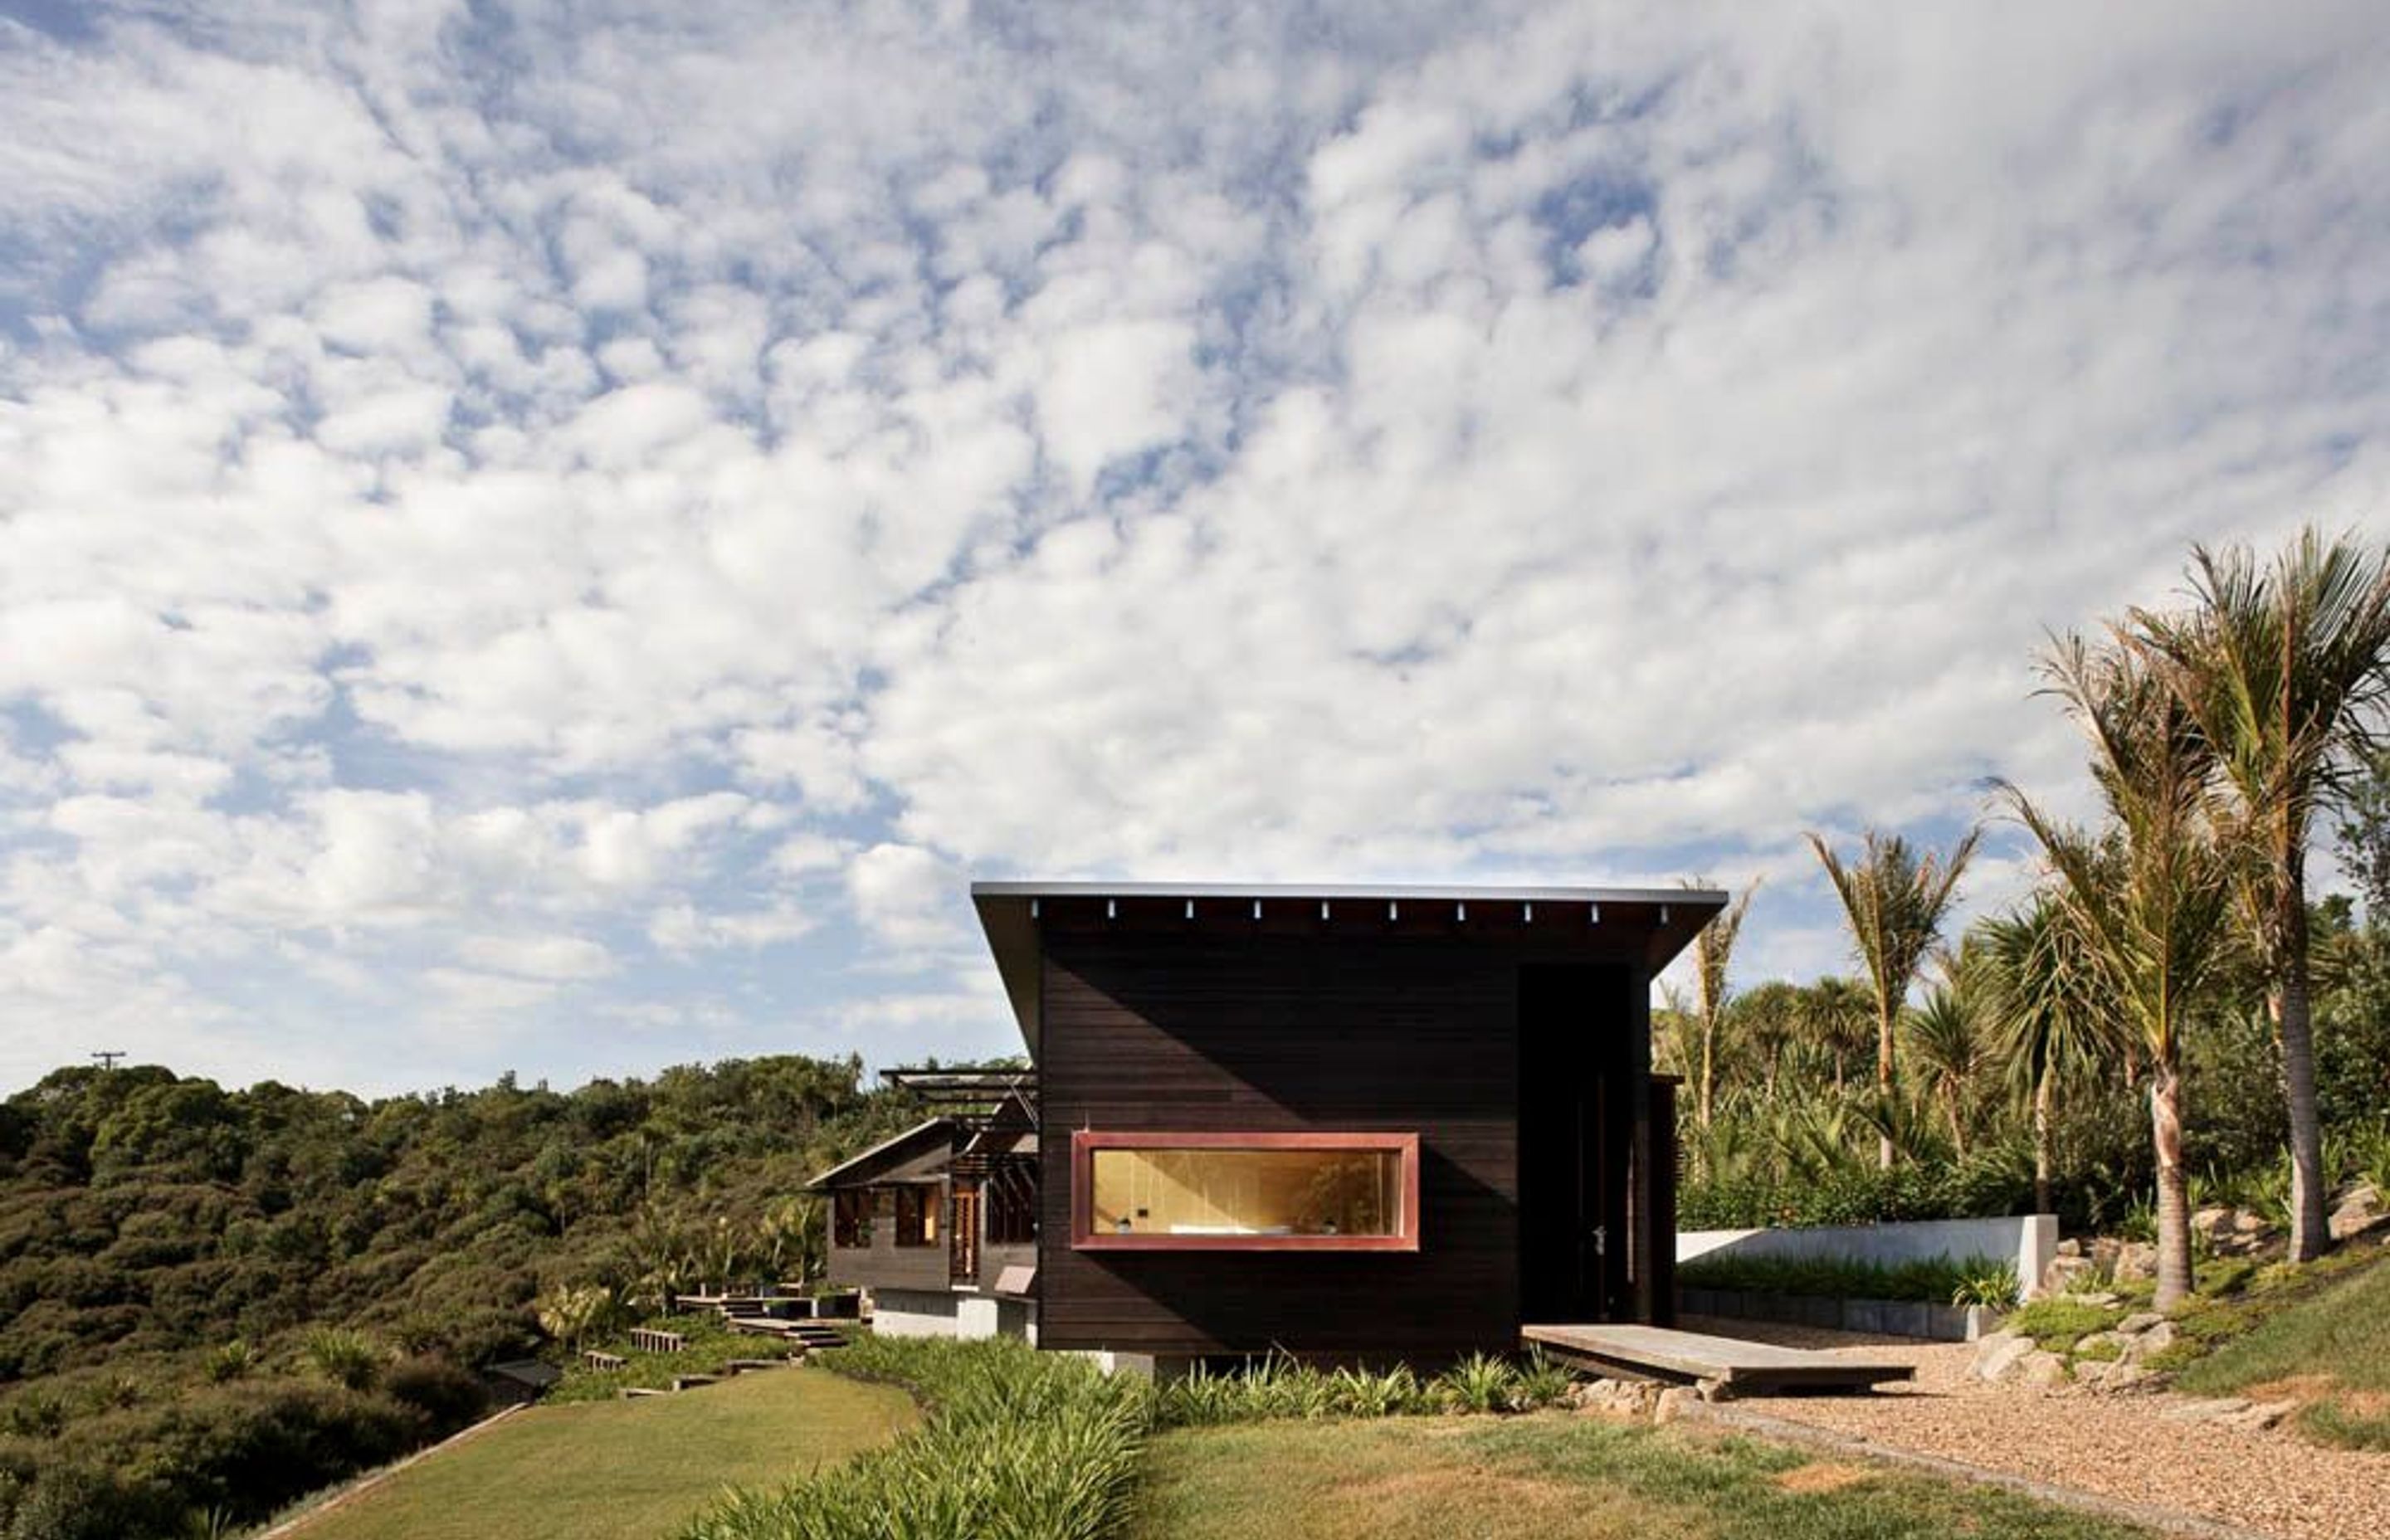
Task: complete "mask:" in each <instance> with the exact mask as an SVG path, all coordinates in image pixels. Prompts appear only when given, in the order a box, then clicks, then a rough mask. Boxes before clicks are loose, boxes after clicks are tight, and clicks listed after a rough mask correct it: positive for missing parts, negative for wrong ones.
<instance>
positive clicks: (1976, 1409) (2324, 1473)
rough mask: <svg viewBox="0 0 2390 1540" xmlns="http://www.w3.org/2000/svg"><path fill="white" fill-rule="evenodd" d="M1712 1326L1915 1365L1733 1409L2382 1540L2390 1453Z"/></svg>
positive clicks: (2117, 1493)
mask: <svg viewBox="0 0 2390 1540" xmlns="http://www.w3.org/2000/svg"><path fill="white" fill-rule="evenodd" d="M1685 1329H1687V1330H1689V1331H1709V1332H1715V1333H1716V1334H1717V1335H1719V1336H1724V1337H1742V1338H1746V1339H1749V1340H1751V1341H1768V1342H1780V1343H1783V1344H1784V1345H1786V1346H1788V1347H1814V1348H1824V1349H1828V1350H1832V1351H1842V1352H1849V1353H1853V1354H1857V1355H1860V1356H1865V1357H1868V1358H1871V1359H1879V1360H1881V1359H1887V1358H1888V1359H1890V1360H1891V1361H1893V1362H1895V1363H1908V1364H1914V1365H1915V1366H1916V1367H1917V1379H1916V1380H1915V1382H1914V1383H1911V1384H1908V1385H1888V1386H1886V1387H1884V1389H1883V1390H1882V1392H1878V1393H1876V1394H1873V1395H1837V1396H1823V1395H1818V1396H1799V1395H1779V1396H1754V1397H1751V1398H1749V1399H1748V1400H1741V1401H1738V1402H1736V1403H1735V1404H1736V1405H1742V1406H1748V1407H1750V1408H1751V1409H1752V1410H1754V1411H1757V1412H1763V1413H1766V1414H1767V1415H1768V1416H1771V1417H1779V1418H1784V1419H1786V1420H1787V1421H1792V1422H1802V1423H1806V1424H1808V1425H1810V1426H1812V1427H1817V1428H1825V1429H1831V1430H1832V1431H1835V1432H1838V1433H1842V1434H1845V1435H1850V1436H1856V1437H1859V1438H1864V1439H1867V1440H1868V1441H1870V1442H1871V1443H1875V1444H1886V1445H1890V1446H1893V1447H1895V1448H1901V1449H1911V1450H1916V1451H1918V1452H1920V1453H1922V1454H1928V1455H1937V1456H1940V1457H1943V1458H1945V1459H1953V1460H1963V1461H1965V1462H1966V1463H1968V1464H1971V1465H1979V1466H1988V1467H1990V1468H1991V1469H1996V1470H2006V1471H2010V1472H2011V1473H2013V1474H2016V1475H2020V1476H2026V1477H2030V1478H2032V1479H2034V1480H2036V1481H2043V1482H2051V1483H2053V1484H2055V1485H2060V1486H2073V1487H2079V1488H2082V1489H2084V1490H2086V1491H2089V1492H2097V1493H2101V1494H2102V1495H2107V1496H2111V1497H2119V1498H2123V1499H2125V1500H2126V1501H2127V1502H2136V1503H2151V1504H2156V1505H2159V1506H2162V1507H2165V1508H2181V1509H2185V1510H2188V1511H2190V1512H2193V1513H2203V1514H2206V1515H2209V1516H2211V1517H2213V1518H2216V1519H2218V1520H2222V1521H2225V1522H2227V1523H2232V1524H2241V1525H2245V1526H2247V1527H2248V1528H2251V1529H2255V1530H2260V1531H2263V1532H2265V1533H2267V1534H2279V1535H2282V1536H2285V1537H2287V1540H2360V1537H2361V1540H2384V1537H2385V1536H2390V1454H2377V1453H2356V1452H2352V1451H2348V1450H2338V1449H2325V1448H2321V1447H2319V1446H2317V1445H2315V1444H2308V1443H2306V1441H2304V1440H2302V1439H2300V1438H2299V1437H2297V1436H2296V1435H2295V1434H2293V1433H2289V1432H2283V1431H2273V1432H2262V1433H2252V1432H2242V1431H2237V1430H2234V1429H2229V1428H2223V1427H2218V1426H2217V1425H2215V1424H2213V1423H2199V1422H2180V1421H2170V1420H2168V1419H2167V1418H2165V1415H2164V1414H2165V1411H2166V1410H2167V1408H2169V1407H2172V1406H2178V1405H2181V1402H2180V1401H2179V1400H2178V1398H2176V1397H2174V1396H2170V1395H2118V1396H2103V1395H2099V1394H2096V1393H2094V1392H2089V1391H2084V1390H2077V1389H2074V1388H2072V1387H2070V1388H2067V1389H2063V1390H2035V1389H2033V1388H2031V1387H2029V1386H2024V1385H2018V1384H2013V1383H2011V1384H2001V1385H1986V1384H1984V1383H1982V1382H1980V1381H1978V1380H1973V1379H1972V1378H1971V1377H1970V1376H1969V1375H1968V1373H1967V1368H1968V1366H1969V1365H1970V1364H1971V1363H1972V1361H1973V1358H1974V1352H1975V1350H1974V1348H1973V1347H1972V1346H1971V1345H1969V1344H1965V1343H1940V1342H1919V1341H1910V1340H1908V1339H1900V1338H1870V1337H1854V1336H1852V1335H1850V1334H1848V1333H1846V1332H1839V1331H1817V1330H1809V1329H1805V1328H1799V1327H1780V1326H1772V1325H1762V1324H1760V1323H1758V1322H1753V1321H1719V1320H1703V1319H1692V1320H1688V1321H1687V1322H1686V1323H1685Z"/></svg>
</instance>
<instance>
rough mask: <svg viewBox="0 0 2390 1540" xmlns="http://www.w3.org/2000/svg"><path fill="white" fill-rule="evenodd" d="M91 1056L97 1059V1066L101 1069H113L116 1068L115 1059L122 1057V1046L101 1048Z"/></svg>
mask: <svg viewBox="0 0 2390 1540" xmlns="http://www.w3.org/2000/svg"><path fill="white" fill-rule="evenodd" d="M91 1057H92V1058H94V1059H97V1060H99V1067H100V1068H101V1069H103V1070H113V1069H114V1068H116V1061H117V1060H118V1059H122V1058H123V1057H124V1050H123V1049H122V1048H102V1049H100V1050H99V1051H98V1052H97V1053H96V1054H93V1055H92V1056H91Z"/></svg>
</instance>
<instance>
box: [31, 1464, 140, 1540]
mask: <svg viewBox="0 0 2390 1540" xmlns="http://www.w3.org/2000/svg"><path fill="white" fill-rule="evenodd" d="M12 1506H13V1508H14V1511H13V1512H9V1513H7V1514H6V1518H7V1531H6V1534H7V1536H8V1540H127V1537H128V1536H135V1535H148V1534H163V1533H165V1532H166V1531H167V1530H168V1529H169V1528H170V1527H172V1526H174V1525H175V1524H176V1523H177V1522H178V1521H179V1520H180V1518H181V1516H182V1505H181V1504H179V1503H177V1502H176V1501H175V1500H174V1498H173V1495H170V1494H168V1493H166V1492H164V1491H162V1490H161V1489H160V1487H159V1486H158V1485H157V1484H156V1483H155V1482H145V1481H140V1480H136V1479H132V1478H128V1477H126V1476H123V1475H121V1474H119V1473H117V1472H115V1471H112V1470H108V1469H99V1468H96V1467H93V1466H89V1465H84V1464H80V1463H61V1464H57V1465H52V1466H49V1467H48V1468H46V1469H44V1470H43V1471H42V1472H41V1473H40V1474H39V1475H38V1476H36V1477H34V1478H33V1479H32V1481H31V1482H27V1483H24V1484H23V1485H22V1486H21V1488H20V1490H19V1492H18V1493H17V1494H16V1497H15V1501H14V1503H13V1505H12Z"/></svg>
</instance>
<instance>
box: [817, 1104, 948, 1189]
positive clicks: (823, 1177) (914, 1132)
mask: <svg viewBox="0 0 2390 1540" xmlns="http://www.w3.org/2000/svg"><path fill="white" fill-rule="evenodd" d="M932 1132H937V1133H943V1134H947V1135H949V1136H951V1132H952V1121H951V1120H950V1119H946V1118H931V1119H929V1120H928V1121H927V1122H924V1123H915V1124H914V1125H913V1126H912V1127H910V1128H908V1129H906V1130H905V1132H903V1133H902V1134H899V1135H897V1136H895V1137H893V1138H889V1139H882V1140H880V1142H879V1143H878V1144H876V1145H873V1146H872V1147H871V1148H870V1149H867V1150H865V1151H864V1152H863V1153H862V1154H860V1155H857V1156H854V1158H853V1159H851V1160H846V1161H840V1162H839V1163H838V1164H836V1165H834V1166H832V1167H830V1168H829V1170H828V1171H825V1172H823V1173H822V1174H820V1175H818V1176H816V1177H815V1178H814V1179H813V1180H812V1181H810V1182H807V1183H806V1184H805V1186H806V1187H810V1188H821V1187H830V1186H833V1185H835V1184H838V1183H841V1182H848V1183H852V1182H854V1181H856V1180H858V1179H859V1178H862V1177H865V1176H868V1175H871V1174H874V1173H876V1172H877V1171H879V1170H880V1168H881V1167H884V1166H887V1165H890V1164H893V1163H894V1162H895V1161H896V1159H897V1157H899V1156H901V1155H902V1154H903V1153H904V1151H905V1149H906V1146H908V1145H910V1144H913V1143H914V1142H915V1141H917V1140H919V1138H920V1137H921V1136H923V1135H926V1134H930V1133H932Z"/></svg>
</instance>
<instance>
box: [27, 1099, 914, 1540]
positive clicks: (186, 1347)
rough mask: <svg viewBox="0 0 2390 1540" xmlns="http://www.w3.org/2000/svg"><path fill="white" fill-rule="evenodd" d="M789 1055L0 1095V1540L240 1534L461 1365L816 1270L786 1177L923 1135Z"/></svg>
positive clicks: (473, 1384) (406, 1424)
mask: <svg viewBox="0 0 2390 1540" xmlns="http://www.w3.org/2000/svg"><path fill="white" fill-rule="evenodd" d="M860 1068H861V1067H860V1065H859V1063H857V1062H856V1061H854V1060H852V1059H849V1060H846V1061H842V1062H831V1061H823V1060H816V1059H803V1058H795V1057H787V1058H772V1059H751V1060H742V1061H731V1062H726V1063H722V1064H718V1065H714V1066H712V1067H699V1066H689V1067H683V1068H676V1069H672V1070H667V1071H665V1072H662V1074H659V1075H657V1076H656V1077H655V1078H654V1079H652V1080H647V1081H640V1080H626V1081H622V1082H612V1081H598V1082H594V1083H592V1084H588V1085H585V1086H583V1087H581V1088H580V1089H578V1090H575V1091H572V1092H570V1093H559V1092H554V1091H550V1090H548V1089H547V1088H546V1086H544V1085H542V1086H535V1087H531V1088H524V1087H522V1086H520V1085H518V1084H515V1083H514V1082H513V1081H512V1079H511V1078H508V1079H504V1080H501V1082H500V1083H499V1084H496V1085H495V1086H491V1087H489V1088H487V1089H483V1090H478V1091H470V1092H462V1091H456V1090H447V1091H442V1092H439V1093H436V1094H432V1095H427V1096H417V1097H391V1098H387V1099H383V1100H379V1101H366V1100H363V1099H361V1098H359V1097H353V1096H350V1095H348V1094H346V1093H343V1092H338V1091H320V1092H319V1091H305V1090H297V1089H293V1088H291V1087H289V1086H286V1085H280V1084H272V1083H267V1084H260V1085H257V1086H253V1087H251V1088H250V1089H247V1090H227V1089H225V1088H224V1087H222V1086H219V1085H217V1084H214V1083H212V1082H211V1081H206V1080H199V1079H191V1078H186V1077H181V1076H177V1075H175V1074H173V1072H171V1071H168V1070H164V1069H160V1068H155V1067H139V1068H128V1069H117V1070H97V1069H86V1068H78V1069H68V1070H61V1071H58V1072H56V1073H53V1074H51V1075H50V1076H48V1077H46V1078H45V1079H44V1080H43V1081H42V1082H41V1083H40V1084H37V1085H35V1086H34V1087H32V1089H31V1090H28V1091H25V1092H22V1093H20V1094H19V1095H17V1096H15V1097H10V1098H9V1099H8V1100H7V1101H6V1102H5V1103H0V1537H5V1540H72V1537H77V1536H83V1535H90V1536H93V1537H95V1540H96V1537H98V1536H103V1535H104V1536H109V1537H110V1540H137V1537H139V1536H142V1535H146V1534H179V1533H181V1532H182V1530H183V1528H184V1526H185V1525H186V1523H188V1522H191V1521H194V1520H195V1519H196V1520H198V1521H209V1518H208V1516H210V1515H213V1516H214V1519H213V1521H225V1520H232V1521H248V1520H250V1519H252V1518H255V1517H257V1516H259V1515H262V1514H263V1513H264V1512H266V1511H270V1510H271V1509H272V1508H276V1507H277V1506H279V1505H280V1504H282V1503H284V1502H287V1501H289V1499H290V1498H292V1497H294V1496H297V1495H301V1494H302V1493H303V1492H305V1491H308V1490H311V1489H312V1488H314V1487H315V1486H318V1485H322V1484H324V1483H326V1482H331V1481H336V1480H338V1479H341V1477H343V1476H345V1475H347V1474H348V1473H350V1472H351V1471H353V1470H355V1469H361V1468H363V1467H365V1466H368V1465H372V1464H376V1463H379V1462H380V1461H382V1460H385V1459H388V1458H390V1457H392V1456H393V1455H396V1454H399V1453H403V1452H404V1451H405V1450H406V1449H409V1448H412V1447H414V1446H416V1445H417V1444H420V1443H421V1442H423V1441H424V1440H426V1439H428V1438H430V1437H432V1436H435V1435H437V1434H439V1433H441V1432H443V1431H447V1430H448V1429H450V1428H452V1427H455V1426H458V1425H461V1423H462V1422H463V1421H465V1420H468V1419H469V1418H470V1417H471V1416H473V1415H475V1414H476V1413H477V1412H478V1411H479V1410H480V1409H481V1399H482V1392H481V1390H480V1387H479V1384H478V1383H477V1381H476V1380H474V1379H473V1377H472V1376H471V1375H470V1374H469V1372H467V1371H468V1370H469V1369H470V1368H471V1367H474V1366H477V1365H481V1364H483V1363H487V1362H489V1361H492V1360H494V1359H500V1358H506V1357H510V1356H517V1355H520V1354H525V1353H529V1352H531V1351H533V1350H534V1349H536V1348H538V1347H540V1346H541V1344H542V1342H543V1340H544V1337H545V1335H546V1334H545V1333H544V1331H543V1325H542V1322H543V1318H545V1319H546V1323H547V1326H548V1327H549V1328H554V1330H555V1331H556V1333H557V1334H558V1335H572V1334H573V1333H574V1332H575V1331H576V1330H577V1329H581V1328H586V1327H587V1326H589V1325H591V1324H594V1323H596V1322H598V1321H600V1320H602V1319H603V1318H604V1316H606V1315H608V1314H610V1313H611V1312H613V1311H615V1310H617V1309H619V1308H621V1307H622V1306H623V1305H625V1304H626V1303H629V1302H632V1301H652V1300H653V1299H654V1298H656V1297H657V1296H659V1295H660V1294H661V1293H662V1292H663V1291H665V1290H673V1289H687V1288H693V1287H695V1286H697V1285H698V1284H699V1283H700V1282H703V1281H718V1280H723V1279H727V1278H739V1279H754V1278H765V1277H768V1278H773V1279H785V1280H803V1279H804V1278H806V1277H811V1276H812V1275H813V1273H814V1272H815V1271H816V1270H817V1268H818V1256H819V1248H820V1243H821V1226H820V1216H819V1213H818V1212H817V1205H816V1203H815V1202H814V1201H813V1200H808V1199H804V1198H802V1197H800V1196H798V1195H797V1189H798V1187H799V1186H800V1184H801V1183H802V1182H803V1180H804V1179H805V1177H806V1176H807V1175H809V1174H811V1173H812V1172H814V1171H816V1170H818V1169H820V1168H821V1167H822V1166H823V1165H826V1164H829V1163H830V1162H832V1161H836V1160H838V1159H840V1158H842V1156H843V1155H844V1154H846V1153H848V1152H850V1151H852V1150H854V1149H859V1148H861V1147H862V1146H864V1145H866V1144H867V1143H869V1142H871V1141H873V1140H875V1139H878V1138H880V1137H884V1136H886V1135H887V1134H888V1133H889V1132H891V1131H893V1130H894V1129H896V1128H898V1127H901V1126H903V1125H905V1124H906V1123H908V1122H910V1121H912V1120H913V1119H915V1118H917V1117H918V1116H919V1112H918V1110H917V1109H915V1108H914V1107H912V1106H911V1105H909V1104H908V1103H907V1101H906V1098H904V1097H901V1096H898V1095H895V1094H893V1093H889V1092H882V1091H866V1090H863V1089H862V1088H861V1087H860V1086H859V1084H858V1080H859V1073H860Z"/></svg>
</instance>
